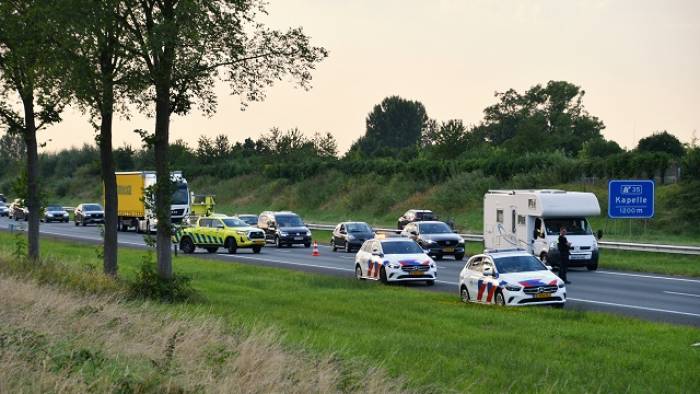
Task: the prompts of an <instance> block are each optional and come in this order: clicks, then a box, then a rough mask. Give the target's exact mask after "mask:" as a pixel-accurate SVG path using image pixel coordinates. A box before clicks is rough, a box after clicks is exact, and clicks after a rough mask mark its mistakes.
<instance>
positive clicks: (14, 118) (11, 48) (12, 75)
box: [0, 0, 64, 260]
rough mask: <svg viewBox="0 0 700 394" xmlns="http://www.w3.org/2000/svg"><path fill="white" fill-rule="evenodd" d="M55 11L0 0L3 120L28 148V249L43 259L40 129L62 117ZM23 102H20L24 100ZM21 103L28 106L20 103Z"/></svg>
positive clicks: (24, 0)
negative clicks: (54, 67)
mask: <svg viewBox="0 0 700 394" xmlns="http://www.w3.org/2000/svg"><path fill="white" fill-rule="evenodd" d="M50 21H51V19H50V14H49V13H47V8H46V3H45V2H44V1H40V0H21V1H20V0H15V1H11V0H3V1H1V2H0V122H2V124H3V125H4V126H5V127H7V129H8V131H9V132H10V133H16V134H19V135H21V136H22V139H23V140H24V145H25V148H26V155H25V157H26V174H27V182H26V186H27V199H26V205H27V208H28V209H29V223H28V224H29V229H28V231H27V245H28V247H27V253H28V257H29V259H31V260H36V259H38V258H39V215H40V210H41V202H40V196H39V155H38V143H37V131H39V130H41V129H43V128H45V127H47V126H48V125H50V124H53V123H56V122H59V121H60V120H61V118H60V115H59V114H60V112H61V109H62V108H63V104H64V100H63V94H62V93H61V92H60V91H59V90H58V89H57V88H56V85H55V84H54V82H55V80H53V79H52V78H51V73H50V72H48V70H49V65H50V64H51V62H52V60H53V50H52V46H51V45H49V42H48V39H47V38H48V32H49V30H47V26H49V24H50ZM18 104H19V105H18ZM18 106H21V108H22V110H21V111H18V110H16V108H17V107H18Z"/></svg>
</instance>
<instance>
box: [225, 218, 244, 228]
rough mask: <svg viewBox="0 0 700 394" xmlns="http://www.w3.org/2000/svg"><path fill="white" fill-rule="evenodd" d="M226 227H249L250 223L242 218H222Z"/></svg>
mask: <svg viewBox="0 0 700 394" xmlns="http://www.w3.org/2000/svg"><path fill="white" fill-rule="evenodd" d="M222 220H223V222H224V225H226V227H248V223H246V222H244V221H242V220H240V219H234V218H231V219H222Z"/></svg>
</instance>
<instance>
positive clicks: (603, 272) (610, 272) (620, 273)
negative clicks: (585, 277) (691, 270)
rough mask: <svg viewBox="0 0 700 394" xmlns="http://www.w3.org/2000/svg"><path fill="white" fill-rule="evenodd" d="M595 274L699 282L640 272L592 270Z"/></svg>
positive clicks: (698, 281) (699, 281)
mask: <svg viewBox="0 0 700 394" xmlns="http://www.w3.org/2000/svg"><path fill="white" fill-rule="evenodd" d="M594 272H595V273H596V274H606V275H620V276H634V277H637V278H648V279H665V280H677V281H681V282H692V283H700V280H697V279H687V278H671V277H668V276H656V275H642V274H628V273H626V272H612V271H594Z"/></svg>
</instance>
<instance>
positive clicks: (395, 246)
mask: <svg viewBox="0 0 700 394" xmlns="http://www.w3.org/2000/svg"><path fill="white" fill-rule="evenodd" d="M382 249H384V254H418V253H425V252H424V251H423V249H421V248H420V246H418V244H417V243H415V242H412V241H400V242H383V243H382Z"/></svg>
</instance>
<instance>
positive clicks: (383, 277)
mask: <svg viewBox="0 0 700 394" xmlns="http://www.w3.org/2000/svg"><path fill="white" fill-rule="evenodd" d="M379 280H381V281H382V283H384V284H386V283H389V280H388V279H387V277H386V270H385V269H384V267H382V268H381V269H380V270H379Z"/></svg>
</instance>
